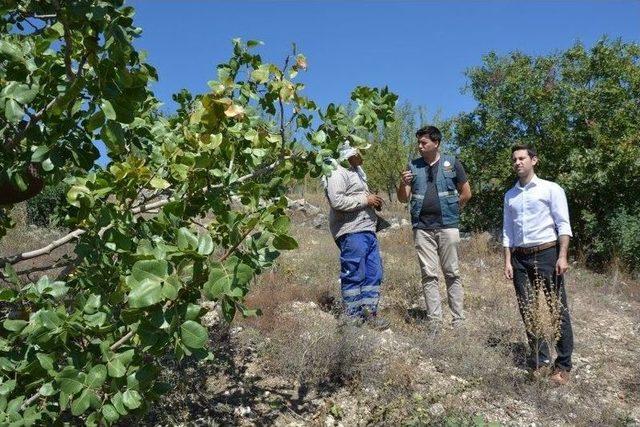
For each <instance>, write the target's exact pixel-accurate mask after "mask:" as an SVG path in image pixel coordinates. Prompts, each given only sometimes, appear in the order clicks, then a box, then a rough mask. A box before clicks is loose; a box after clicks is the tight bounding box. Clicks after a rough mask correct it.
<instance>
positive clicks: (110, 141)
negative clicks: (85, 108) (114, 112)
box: [100, 121, 125, 153]
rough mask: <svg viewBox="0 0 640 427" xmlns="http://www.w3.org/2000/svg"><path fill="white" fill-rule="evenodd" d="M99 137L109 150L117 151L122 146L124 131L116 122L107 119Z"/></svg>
mask: <svg viewBox="0 0 640 427" xmlns="http://www.w3.org/2000/svg"><path fill="white" fill-rule="evenodd" d="M100 139H102V141H103V142H104V144H105V145H106V146H107V148H108V149H109V151H110V152H113V153H119V152H121V151H122V149H123V148H124V144H125V137H124V131H123V130H122V126H121V125H120V123H118V122H114V121H107V124H106V125H104V126H103V127H102V131H100Z"/></svg>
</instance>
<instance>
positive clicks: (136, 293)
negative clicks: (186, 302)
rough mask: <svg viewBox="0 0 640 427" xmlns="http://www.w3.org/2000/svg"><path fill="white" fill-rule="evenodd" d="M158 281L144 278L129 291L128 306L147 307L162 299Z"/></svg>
mask: <svg viewBox="0 0 640 427" xmlns="http://www.w3.org/2000/svg"><path fill="white" fill-rule="evenodd" d="M162 299H163V298H162V286H161V284H160V282H156V281H153V280H150V279H144V280H143V281H142V282H141V283H140V284H139V285H138V286H137V287H136V288H135V289H133V290H132V291H131V292H129V306H130V307H132V308H142V307H148V306H150V305H153V304H157V303H159V302H160V301H162Z"/></svg>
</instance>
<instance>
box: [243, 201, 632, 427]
mask: <svg viewBox="0 0 640 427" xmlns="http://www.w3.org/2000/svg"><path fill="white" fill-rule="evenodd" d="M307 200H309V199H307ZM294 235H296V236H297V237H298V239H299V241H300V242H301V246H302V248H301V250H300V251H297V252H291V253H286V254H284V255H283V257H282V259H281V261H280V262H279V264H278V267H277V268H276V269H275V270H274V271H273V273H272V274H271V275H266V276H265V277H263V278H261V279H260V280H259V282H260V283H258V284H257V286H256V287H255V288H254V290H253V291H252V292H253V293H252V294H251V301H252V303H253V305H257V306H261V307H263V308H265V307H266V309H265V310H264V312H265V315H264V316H263V319H266V320H261V319H255V320H248V321H246V322H247V324H248V325H253V326H254V327H256V328H258V329H259V330H260V331H261V333H263V334H265V336H266V338H267V339H268V340H269V341H270V344H269V345H270V346H271V347H270V350H269V351H267V352H266V353H265V354H264V356H265V359H268V360H269V367H270V369H271V370H272V371H271V372H273V373H277V374H278V375H281V376H284V377H289V378H291V379H292V380H300V379H302V380H304V381H309V382H310V383H315V384H318V385H319V386H321V387H327V386H329V385H331V386H332V387H348V388H350V389H351V390H352V392H353V393H356V394H358V395H360V394H361V393H363V390H368V391H367V392H366V393H364V395H363V397H362V399H363V403H362V404H363V405H365V404H366V405H369V406H368V408H369V412H367V413H368V415H367V417H370V418H369V421H370V422H373V423H376V422H378V423H383V424H388V423H396V422H400V421H401V420H405V421H406V420H414V421H416V422H422V423H440V422H442V423H444V422H446V421H447V420H449V421H451V420H456V421H455V422H457V423H465V422H469V423H472V422H475V421H473V420H474V419H476V421H477V417H478V416H480V417H481V418H482V419H485V420H493V421H500V422H507V423H508V422H511V423H513V422H514V421H515V420H520V421H515V422H531V421H536V422H541V423H543V424H545V423H550V424H557V423H569V424H591V423H592V422H595V423H599V424H611V423H616V422H619V421H620V420H624V419H625V417H628V416H629V413H630V411H631V408H633V407H634V405H638V404H640V400H639V399H638V397H637V396H634V397H631V396H632V391H633V390H636V389H637V378H639V377H640V374H639V373H638V368H637V367H635V366H633V365H634V363H633V360H637V358H638V352H639V351H640V350H639V346H638V344H640V343H639V342H638V338H637V335H635V336H634V335H633V333H632V328H633V327H634V323H633V321H634V320H637V318H638V317H637V310H638V308H639V307H638V305H637V304H635V303H634V301H633V300H628V299H625V298H626V297H625V294H624V293H622V292H611V293H608V292H607V291H611V287H607V280H608V279H607V277H606V276H600V275H594V274H592V273H590V272H588V271H586V270H583V269H580V268H576V267H575V266H574V267H573V268H572V271H571V272H570V273H569V274H568V275H567V280H566V286H567V290H568V291H567V292H568V297H569V309H570V311H571V313H572V320H573V321H574V329H575V331H576V352H575V353H574V356H575V357H574V366H575V368H574V375H575V376H577V378H576V379H574V381H572V383H570V385H569V386H568V387H567V388H566V389H565V390H562V391H558V390H557V389H555V388H553V387H552V385H551V384H550V383H549V381H548V380H547V379H546V378H538V377H536V378H534V377H531V376H530V375H529V374H528V373H527V370H526V368H525V356H526V353H527V351H528V348H527V344H526V337H525V333H524V331H525V326H524V325H523V322H522V319H521V318H520V315H519V313H518V306H517V299H516V296H515V292H514V290H513V285H512V284H511V283H510V282H508V281H506V280H505V279H504V278H503V277H502V258H501V250H500V247H499V245H497V244H496V243H495V241H494V240H493V239H492V238H491V237H490V236H489V235H488V234H481V235H477V236H473V238H471V239H470V240H467V241H464V242H463V243H462V244H461V248H460V259H461V275H462V279H463V285H464V287H465V310H466V314H467V319H468V321H467V325H466V327H465V328H464V329H463V330H452V329H448V328H447V329H445V330H444V331H443V332H442V333H441V334H440V335H437V336H435V337H432V336H430V335H429V334H428V333H427V331H426V329H425V327H424V326H423V324H422V323H421V322H420V320H421V314H422V313H423V311H421V310H423V309H424V300H423V297H422V292H421V288H420V274H419V268H418V261H417V257H416V254H415V249H414V245H413V239H412V235H411V230H410V229H408V228H401V229H397V230H393V231H391V232H389V233H385V234H383V235H380V244H381V251H382V258H383V262H384V268H385V280H384V282H383V285H382V298H381V304H380V307H381V311H382V313H383V315H384V316H385V317H387V318H388V319H389V320H390V321H391V323H392V332H391V334H392V335H391V336H390V337H392V338H387V341H388V340H389V339H392V341H391V342H393V340H399V341H398V342H402V343H404V344H406V345H408V347H405V346H404V344H403V345H402V346H400V347H399V348H397V349H394V350H392V351H388V349H387V347H385V346H386V345H391V344H388V343H387V344H381V341H379V340H376V339H375V336H376V335H375V334H376V333H374V332H372V331H369V330H368V329H366V328H365V330H364V332H363V331H362V330H356V335H353V334H352V335H348V334H347V335H345V334H344V333H343V332H342V333H341V332H340V331H339V330H336V329H334V327H333V326H329V325H328V323H329V322H318V321H317V319H316V322H315V323H314V321H313V320H310V319H306V320H301V319H300V318H299V317H297V316H292V317H288V318H287V320H283V317H282V316H280V315H278V313H279V312H282V311H283V307H288V306H290V305H291V301H310V302H314V303H317V304H319V305H323V304H324V307H325V308H324V309H325V310H328V309H329V308H330V307H331V306H333V307H334V308H335V304H333V305H332V304H328V305H327V304H326V300H327V297H328V298H329V299H333V301H334V302H335V301H336V300H338V301H339V282H338V269H339V265H338V251H337V248H335V244H334V243H333V241H332V240H331V238H330V236H329V233H328V231H326V230H316V229H313V228H310V227H302V228H296V229H294ZM441 283H442V285H441V290H442V298H443V304H445V305H446V293H445V289H444V283H443V281H442V280H441ZM275 301H278V303H276V302H275ZM544 303H545V304H546V303H547V301H546V300H545V301H544ZM443 310H444V313H445V315H448V309H447V308H446V307H443ZM634 310H636V312H634ZM594 313H598V316H599V317H600V320H598V319H597V318H596V321H595V322H594V321H593V319H594ZM621 316H622V318H621ZM285 318H286V316H285ZM358 331H360V332H358ZM592 331H593V332H596V331H597V332H599V333H600V334H601V335H600V336H591V332H592ZM305 333H306V334H307V336H308V337H313V336H315V337H316V338H317V339H315V340H311V341H309V340H308V339H306V338H303V339H301V337H302V336H304V334H305ZM371 334H373V335H371ZM378 334H379V333H378ZM612 334H618V335H614V338H617V340H618V341H617V342H619V343H622V342H624V343H625V344H624V345H623V346H622V347H623V348H618V347H616V348H610V347H608V345H609V344H607V341H608V340H609V338H607V336H609V337H610V336H612ZM358 336H360V337H366V338H363V339H364V341H362V342H357V337H358ZM354 342H355V343H357V344H354ZM310 343H311V344H312V345H310ZM394 345H395V344H394ZM398 345H399V344H398ZM311 354H314V355H316V356H317V357H316V356H313V357H312V356H311ZM372 354H373V355H375V356H371V355H372ZM303 355H304V357H302V356H303ZM347 355H348V356H347ZM609 360H614V361H615V363H616V365H617V366H618V372H615V370H614V372H611V373H610V374H609V375H608V376H606V381H607V383H606V384H602V383H600V381H599V377H598V375H599V374H603V373H604V371H605V370H606V369H607V367H608V366H609V365H608V361H609ZM421 361H422V362H421ZM425 361H430V362H429V363H431V364H432V368H431V371H424V370H420V369H418V368H417V366H419V365H421V363H423V362H424V363H426V362H425ZM587 366H589V367H587ZM451 378H454V379H453V380H452V379H451ZM634 378H635V379H634ZM617 389H624V390H626V392H625V393H626V394H625V399H626V400H624V401H620V400H619V399H617V400H616V399H614V400H612V399H607V398H606V397H605V396H607V395H608V394H610V393H611V390H617ZM371 390H373V391H371ZM369 393H373V394H374V395H375V396H377V397H376V398H375V399H370V400H369V401H367V402H368V403H365V401H366V398H365V397H364V396H366V395H367V394H369ZM594 397H596V398H599V399H600V400H599V401H598V403H588V402H593V399H594ZM435 403H441V404H442V405H443V406H444V408H445V410H446V413H445V414H444V415H437V416H436V415H434V414H431V413H429V412H428V410H427V409H428V408H429V407H430V406H431V405H433V404H435ZM451 417H453V418H451ZM527 420H528V421H527Z"/></svg>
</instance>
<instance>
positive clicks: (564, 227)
mask: <svg viewBox="0 0 640 427" xmlns="http://www.w3.org/2000/svg"><path fill="white" fill-rule="evenodd" d="M503 213H504V222H503V224H502V237H503V239H502V245H503V246H504V247H506V248H508V247H511V248H513V247H530V246H537V245H541V244H543V243H548V242H553V241H554V240H557V239H558V236H559V235H568V236H572V234H571V225H570V224H569V208H568V206H567V197H566V196H565V194H564V190H563V189H562V187H560V186H559V185H558V184H556V183H555V182H551V181H546V180H544V179H540V178H538V177H537V176H535V175H534V176H533V179H531V181H529V183H528V184H527V185H525V186H524V187H522V186H521V185H520V181H517V182H516V185H514V186H513V187H512V188H510V189H509V191H507V193H506V194H505V195H504V212H503Z"/></svg>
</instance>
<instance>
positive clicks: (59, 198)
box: [27, 183, 67, 227]
mask: <svg viewBox="0 0 640 427" xmlns="http://www.w3.org/2000/svg"><path fill="white" fill-rule="evenodd" d="M66 193H67V185H66V184H64V183H59V184H57V185H53V186H47V187H45V188H44V189H43V190H42V192H41V193H40V194H38V195H37V196H36V197H34V198H32V199H29V200H28V201H27V222H28V223H29V224H35V225H39V226H41V227H48V226H50V225H55V224H56V223H57V221H56V218H55V210H56V208H57V207H58V206H60V205H62V204H64V203H66Z"/></svg>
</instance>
